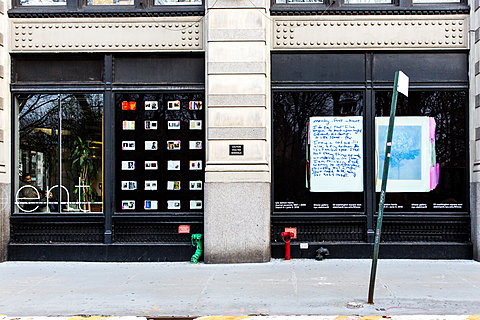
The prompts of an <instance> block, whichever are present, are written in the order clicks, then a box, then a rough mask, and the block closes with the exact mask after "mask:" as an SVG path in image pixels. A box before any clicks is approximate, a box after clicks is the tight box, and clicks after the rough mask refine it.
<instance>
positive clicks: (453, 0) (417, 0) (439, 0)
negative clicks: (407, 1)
mask: <svg viewBox="0 0 480 320" xmlns="http://www.w3.org/2000/svg"><path fill="white" fill-rule="evenodd" d="M412 2H413V4H416V3H460V0H413V1H412Z"/></svg>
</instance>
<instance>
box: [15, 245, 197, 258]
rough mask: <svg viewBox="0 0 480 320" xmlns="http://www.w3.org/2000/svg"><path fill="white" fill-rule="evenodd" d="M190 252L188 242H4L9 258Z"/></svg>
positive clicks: (186, 255)
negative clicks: (6, 245)
mask: <svg viewBox="0 0 480 320" xmlns="http://www.w3.org/2000/svg"><path fill="white" fill-rule="evenodd" d="M194 253H195V247H193V246H192V245H191V244H190V243H164V244H111V245H105V244H70V243H69V244H10V245H9V246H8V260H11V261H86V262H169V261H170V262H173V261H190V258H191V257H192V255H193V254H194ZM201 259H202V260H203V256H202V257H201Z"/></svg>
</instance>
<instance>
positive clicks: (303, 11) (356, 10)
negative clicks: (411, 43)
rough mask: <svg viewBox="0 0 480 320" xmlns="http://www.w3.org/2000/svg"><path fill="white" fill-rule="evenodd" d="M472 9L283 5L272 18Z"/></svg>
mask: <svg viewBox="0 0 480 320" xmlns="http://www.w3.org/2000/svg"><path fill="white" fill-rule="evenodd" d="M469 13H470V7H469V6H468V5H464V4H435V5H431V4H430V5H429V4H422V5H415V6H414V7H398V6H393V5H378V4H377V5H344V6H343V7H335V8H328V7H327V6H326V5H324V4H318V5H302V4H295V5H291V4H290V5H288V4H287V5H283V4H282V5H281V4H276V5H273V6H272V7H271V8H270V14H271V15H272V16H289V15H296V16H297V15H441V14H469Z"/></svg>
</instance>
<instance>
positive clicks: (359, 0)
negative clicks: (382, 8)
mask: <svg viewBox="0 0 480 320" xmlns="http://www.w3.org/2000/svg"><path fill="white" fill-rule="evenodd" d="M390 3H392V1H391V0H345V4H390Z"/></svg>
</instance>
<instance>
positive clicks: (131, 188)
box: [115, 92, 205, 214]
mask: <svg viewBox="0 0 480 320" xmlns="http://www.w3.org/2000/svg"><path fill="white" fill-rule="evenodd" d="M203 100H204V95H203V93H200V92H199V93H186V92H183V93H182V92H176V93H174V92H172V93H117V94H115V108H116V109H115V110H116V121H117V126H116V139H117V141H116V144H115V149H116V177H117V179H116V193H115V194H116V212H118V213H124V214H128V213H138V212H141V213H155V212H164V213H165V212H167V213H171V214H176V213H179V212H183V213H185V212H188V213H202V212H203V190H204V189H203V188H204V185H203V184H204V181H205V109H204V107H203Z"/></svg>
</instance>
